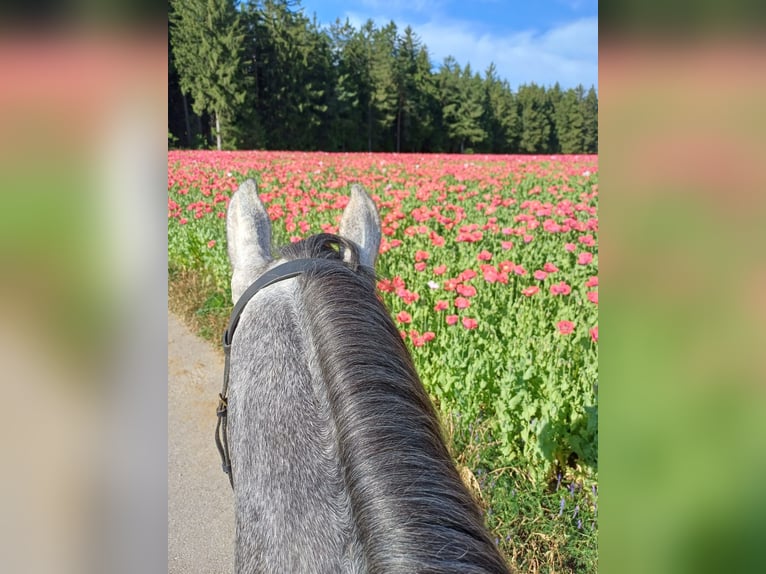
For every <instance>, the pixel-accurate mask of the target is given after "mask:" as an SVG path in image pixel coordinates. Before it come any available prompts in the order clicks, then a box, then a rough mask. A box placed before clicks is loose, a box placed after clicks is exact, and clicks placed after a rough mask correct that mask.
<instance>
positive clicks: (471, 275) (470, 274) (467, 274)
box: [458, 269, 476, 281]
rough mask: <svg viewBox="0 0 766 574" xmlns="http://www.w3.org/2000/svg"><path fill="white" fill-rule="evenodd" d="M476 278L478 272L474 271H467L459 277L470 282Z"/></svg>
mask: <svg viewBox="0 0 766 574" xmlns="http://www.w3.org/2000/svg"><path fill="white" fill-rule="evenodd" d="M474 277H476V271H474V270H473V269H466V270H465V271H463V272H462V273H460V275H459V276H458V278H459V279H460V280H461V281H470V280H471V279H473V278H474Z"/></svg>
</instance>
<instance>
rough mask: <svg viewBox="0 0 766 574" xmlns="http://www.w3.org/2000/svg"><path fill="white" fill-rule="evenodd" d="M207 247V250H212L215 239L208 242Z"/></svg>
mask: <svg viewBox="0 0 766 574" xmlns="http://www.w3.org/2000/svg"><path fill="white" fill-rule="evenodd" d="M207 247H208V249H212V248H213V247H215V239H211V240H210V241H208V242H207Z"/></svg>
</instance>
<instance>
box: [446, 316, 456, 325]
mask: <svg viewBox="0 0 766 574" xmlns="http://www.w3.org/2000/svg"><path fill="white" fill-rule="evenodd" d="M445 320H446V321H447V325H454V324H455V323H457V320H458V316H457V315H447V317H446V318H445Z"/></svg>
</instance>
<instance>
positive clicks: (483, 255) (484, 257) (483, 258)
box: [476, 249, 492, 261]
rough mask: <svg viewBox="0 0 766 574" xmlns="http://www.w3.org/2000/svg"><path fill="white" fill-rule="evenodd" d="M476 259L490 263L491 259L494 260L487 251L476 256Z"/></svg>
mask: <svg viewBox="0 0 766 574" xmlns="http://www.w3.org/2000/svg"><path fill="white" fill-rule="evenodd" d="M476 259H478V260H479V261H489V260H490V259H492V254H491V253H490V252H489V251H487V250H486V249H484V250H482V251H481V253H479V254H478V255H477V256H476Z"/></svg>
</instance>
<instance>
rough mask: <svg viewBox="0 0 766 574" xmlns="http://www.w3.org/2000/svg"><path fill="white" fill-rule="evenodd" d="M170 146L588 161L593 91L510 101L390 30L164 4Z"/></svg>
mask: <svg viewBox="0 0 766 574" xmlns="http://www.w3.org/2000/svg"><path fill="white" fill-rule="evenodd" d="M168 28H169V30H168V31H169V34H168V51H169V58H168V62H169V70H168V139H169V145H172V146H174V147H186V148H189V147H197V148H207V147H210V146H212V145H215V146H216V147H218V149H282V150H323V151H389V152H390V151H396V152H461V153H465V152H476V153H540V154H547V153H564V154H571V153H597V152H598V97H597V94H596V90H595V89H594V88H593V87H591V88H590V89H588V90H587V91H586V90H585V88H584V87H583V86H577V87H576V88H572V89H567V90H563V89H561V87H560V86H559V84H558V83H556V84H555V85H554V86H552V87H548V88H546V87H544V86H538V85H536V84H534V83H530V84H524V85H521V86H518V88H517V89H516V91H515V92H514V91H512V90H511V87H510V85H509V84H508V82H507V81H506V80H504V79H502V78H500V77H499V76H498V74H497V70H496V69H495V66H494V64H491V65H490V66H489V67H488V68H487V69H486V70H485V71H484V74H483V75H482V74H480V73H478V72H476V71H474V70H472V69H471V66H470V64H466V65H465V66H461V65H460V64H459V63H458V62H457V61H456V60H455V59H454V58H452V57H448V58H446V59H445V60H444V62H442V64H441V65H440V66H439V67H438V69H436V70H435V69H434V67H433V66H432V62H431V58H430V55H429V52H428V47H427V46H426V45H425V44H423V43H422V42H421V40H420V39H419V38H418V37H417V35H416V34H415V33H414V32H413V30H412V29H411V28H410V27H407V28H405V29H404V30H403V31H400V30H399V29H398V28H397V26H396V24H395V23H394V22H389V23H388V24H386V25H385V26H383V27H378V26H376V25H375V23H374V22H373V21H372V20H368V21H367V22H365V24H363V25H362V26H361V27H360V28H359V29H357V28H355V27H354V26H352V25H351V24H350V23H349V22H348V20H346V21H345V22H341V21H340V20H336V21H335V23H334V24H332V25H330V26H329V27H322V26H320V25H319V24H318V22H317V21H316V17H314V18H313V19H309V18H308V17H306V15H305V14H304V12H303V10H302V9H301V7H300V0H259V1H241V2H237V1H235V0H169V26H168Z"/></svg>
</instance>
